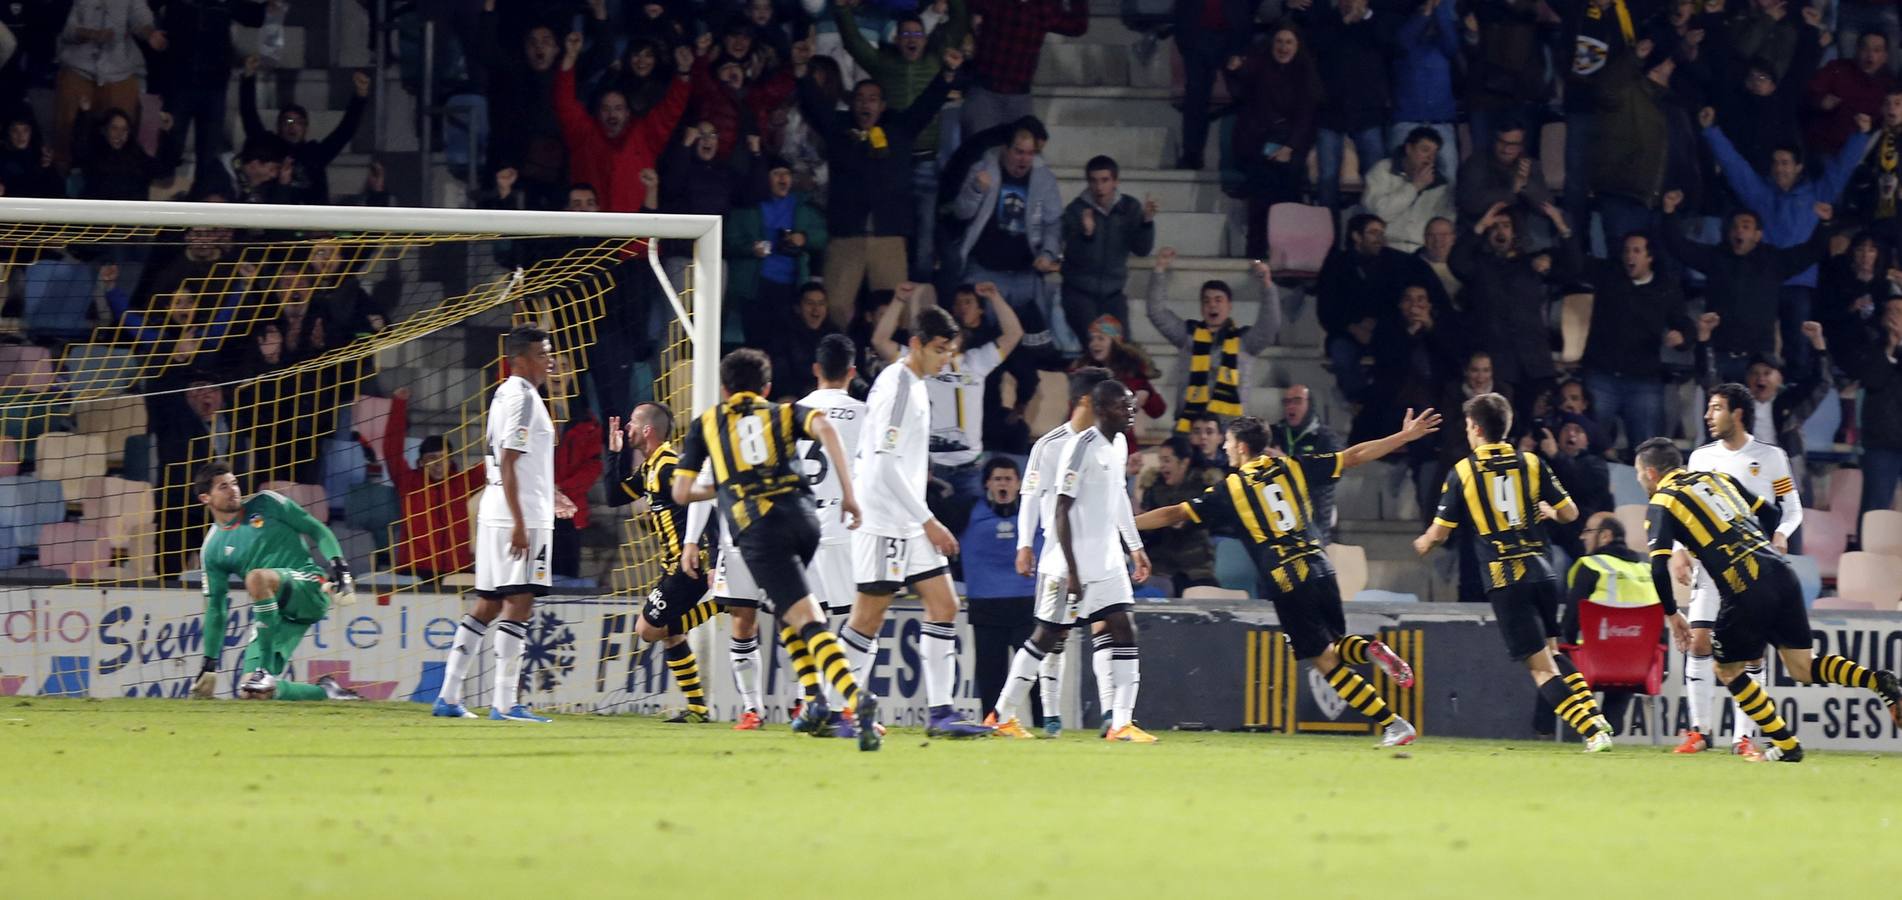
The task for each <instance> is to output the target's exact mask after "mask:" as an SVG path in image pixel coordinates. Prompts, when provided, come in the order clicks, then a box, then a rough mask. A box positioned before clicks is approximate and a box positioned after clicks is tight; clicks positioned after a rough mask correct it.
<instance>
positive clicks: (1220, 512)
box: [1136, 409, 1440, 747]
mask: <svg viewBox="0 0 1902 900" xmlns="http://www.w3.org/2000/svg"><path fill="white" fill-rule="evenodd" d="M1439 428H1440V416H1439V414H1438V413H1436V412H1434V411H1433V410H1430V409H1429V410H1425V411H1423V412H1421V413H1420V414H1419V415H1417V416H1416V415H1414V414H1413V410H1407V414H1406V417H1405V418H1404V419H1403V420H1402V422H1401V426H1400V430H1399V431H1397V432H1394V433H1393V434H1391V435H1388V436H1387V437H1384V438H1381V439H1379V440H1376V441H1367V442H1365V443H1361V444H1355V445H1354V446H1352V447H1349V448H1347V449H1346V450H1343V451H1341V452H1340V453H1318V454H1314V455H1310V456H1284V455H1282V454H1281V453H1279V452H1278V451H1275V452H1273V455H1267V454H1270V452H1271V451H1270V450H1269V441H1268V427H1267V426H1266V425H1264V424H1262V421H1261V420H1260V419H1257V418H1255V417H1253V416H1243V417H1241V418H1239V419H1236V420H1234V421H1232V422H1230V423H1228V429H1227V436H1226V437H1225V438H1224V439H1223V443H1222V447H1223V449H1224V450H1225V451H1227V453H1228V461H1229V465H1231V466H1235V467H1236V468H1237V471H1235V472H1233V473H1231V474H1230V475H1229V476H1228V477H1227V478H1224V479H1223V480H1222V481H1220V482H1218V483H1216V484H1214V485H1211V486H1210V487H1209V489H1208V490H1206V491H1204V492H1203V493H1202V494H1201V496H1198V497H1196V498H1195V499H1194V500H1191V501H1189V502H1187V503H1178V504H1176V505H1174V506H1165V507H1163V508H1161V509H1152V510H1150V511H1148V512H1146V513H1143V514H1142V515H1140V516H1137V517H1136V527H1137V528H1140V529H1143V530H1145V531H1148V530H1151V529H1156V528H1170V527H1173V526H1175V525H1177V524H1180V523H1183V522H1193V523H1195V524H1197V525H1204V526H1221V527H1227V528H1231V529H1234V530H1236V531H1239V532H1241V534H1242V535H1243V536H1245V537H1246V538H1247V539H1248V546H1249V552H1250V555H1252V556H1253V557H1254V559H1255V567H1256V569H1257V570H1258V571H1260V572H1261V573H1262V580H1263V582H1264V585H1265V590H1266V592H1267V594H1268V596H1269V599H1270V600H1271V601H1272V602H1273V603H1274V605H1275V618H1276V619H1278V620H1279V621H1280V625H1281V631H1282V633H1283V634H1285V635H1287V639H1288V645H1289V646H1290V647H1291V648H1293V650H1294V656H1295V659H1297V660H1307V661H1309V662H1310V663H1311V664H1312V665H1313V666H1314V668H1315V670H1316V671H1318V672H1320V673H1322V674H1323V675H1325V676H1326V677H1327V683H1328V684H1329V685H1331V686H1333V688H1334V690H1335V692H1336V693H1338V694H1340V695H1341V699H1343V700H1346V701H1347V705H1349V706H1352V707H1353V708H1354V709H1355V710H1356V711H1358V712H1360V713H1361V714H1362V715H1364V716H1367V717H1368V718H1370V719H1372V720H1374V722H1375V723H1376V724H1378V725H1379V726H1380V727H1381V730H1382V735H1381V741H1380V743H1381V746H1383V747H1395V746H1400V745H1403V744H1410V743H1412V742H1413V739H1414V737H1415V736H1416V735H1417V732H1416V731H1414V728H1413V725H1412V723H1410V722H1408V721H1407V720H1405V719H1402V718H1400V717H1399V716H1398V715H1395V714H1394V712H1393V710H1391V709H1389V708H1388V707H1387V703H1386V701H1384V700H1381V699H1380V694H1379V693H1378V692H1376V691H1375V690H1374V686H1373V685H1372V684H1370V683H1368V681H1367V679H1365V678H1362V677H1361V676H1360V674H1359V673H1357V672H1355V671H1354V670H1353V669H1352V668H1350V666H1355V665H1365V664H1366V663H1368V662H1372V663H1374V664H1376V665H1378V666H1380V668H1381V670H1382V671H1384V672H1386V673H1387V677H1388V678H1391V679H1393V681H1394V682H1395V683H1396V684H1398V685H1400V686H1402V687H1409V686H1411V685H1412V684H1413V669H1412V667H1410V666H1408V665H1407V662H1406V660H1403V659H1401V658H1400V656H1399V654H1396V653H1394V652H1393V650H1392V649H1390V648H1388V646H1387V645H1386V644H1383V643H1381V642H1380V641H1372V640H1368V639H1367V638H1364V637H1362V636H1360V635H1358V634H1348V633H1347V616H1346V613H1345V612H1344V611H1343V610H1342V608H1341V588H1340V585H1339V583H1337V582H1336V581H1335V579H1334V567H1333V566H1332V565H1331V564H1329V562H1328V559H1327V554H1326V553H1325V552H1323V549H1322V548H1323V541H1322V538H1321V526H1322V524H1323V523H1320V522H1316V521H1315V518H1314V492H1315V490H1316V489H1318V488H1320V487H1323V486H1325V485H1328V484H1332V483H1333V482H1334V481H1336V480H1337V479H1339V478H1340V477H1341V473H1342V472H1343V471H1346V470H1347V469H1351V468H1354V467H1355V466H1358V465H1361V464H1362V463H1368V462H1373V461H1374V460H1376V459H1380V458H1381V457H1383V456H1386V455H1387V454H1389V453H1392V452H1394V451H1395V450H1398V449H1400V448H1401V447H1403V446H1406V445H1407V444H1408V443H1410V442H1412V441H1415V440H1418V439H1420V438H1423V437H1426V436H1427V435H1430V434H1432V433H1434V432H1435V431H1438V430H1439Z"/></svg>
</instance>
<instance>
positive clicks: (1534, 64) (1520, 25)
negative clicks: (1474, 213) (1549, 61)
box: [1466, 0, 1546, 155]
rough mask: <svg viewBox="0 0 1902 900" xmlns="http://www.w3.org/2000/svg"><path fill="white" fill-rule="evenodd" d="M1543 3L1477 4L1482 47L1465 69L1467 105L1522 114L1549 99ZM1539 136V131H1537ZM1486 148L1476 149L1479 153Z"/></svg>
mask: <svg viewBox="0 0 1902 900" xmlns="http://www.w3.org/2000/svg"><path fill="white" fill-rule="evenodd" d="M1540 5H1541V4H1540V3H1539V0H1478V2H1475V3H1473V4H1472V6H1471V7H1470V8H1471V11H1472V14H1473V18H1474V19H1475V20H1476V21H1477V22H1478V23H1479V45H1478V47H1477V49H1476V51H1475V52H1474V53H1473V55H1472V58H1471V61H1470V63H1469V64H1468V66H1467V70H1466V106H1467V108H1468V109H1479V110H1485V111H1488V112H1502V111H1506V110H1517V109H1520V108H1522V107H1524V106H1527V105H1530V104H1534V103H1538V102H1540V101H1542V100H1544V99H1545V88H1546V79H1545V47H1544V46H1543V44H1542V42H1541V41H1540V39H1539V7H1540ZM1535 133H1536V132H1535ZM1486 149H1487V148H1485V147H1475V148H1473V151H1474V154H1475V155H1477V154H1478V153H1480V152H1483V151H1485V150H1486Z"/></svg>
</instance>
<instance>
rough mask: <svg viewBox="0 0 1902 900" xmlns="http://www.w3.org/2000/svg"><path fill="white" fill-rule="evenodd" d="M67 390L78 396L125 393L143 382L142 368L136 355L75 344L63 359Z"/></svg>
mask: <svg viewBox="0 0 1902 900" xmlns="http://www.w3.org/2000/svg"><path fill="white" fill-rule="evenodd" d="M60 369H61V370H62V371H63V372H64V373H65V376H66V389H67V390H69V391H72V392H73V393H75V394H84V395H86V396H99V395H101V394H123V393H126V392H127V391H130V390H131V389H132V385H133V383H135V382H137V381H138V380H139V374H140V365H139V363H138V362H136V361H134V360H133V358H132V353H131V352H130V351H127V350H121V349H119V348H118V347H107V346H104V345H102V344H75V345H73V346H70V347H67V348H66V355H65V356H64V357H63V358H61V360H60Z"/></svg>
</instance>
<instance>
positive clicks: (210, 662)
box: [191, 463, 362, 700]
mask: <svg viewBox="0 0 1902 900" xmlns="http://www.w3.org/2000/svg"><path fill="white" fill-rule="evenodd" d="M192 492H193V493H194V494H196V495H197V497H198V502H200V503H203V504H205V508H206V509H207V510H209V511H210V513H211V520H212V526H211V528H210V529H208V530H206V532H205V545H204V549H203V552H202V553H201V554H200V555H201V556H202V557H203V560H204V567H205V665H204V668H203V669H201V670H200V671H199V674H198V678H197V680H196V681H194V682H193V683H192V692H191V693H192V696H193V697H196V698H199V699H203V700H209V699H211V697H212V695H213V694H214V693H216V692H217V689H218V665H219V657H220V656H221V655H222V651H223V650H224V646H225V640H224V638H225V629H226V627H227V626H228V623H229V618H228V612H227V605H226V604H227V599H226V598H227V595H228V594H229V593H230V590H231V587H230V579H231V577H232V576H234V575H235V576H238V577H241V578H243V579H244V589H245V592H246V593H248V594H250V595H251V608H252V612H254V613H255V614H256V615H257V625H256V628H255V629H254V630H253V631H252V633H251V640H250V643H248V644H246V645H245V648H244V660H243V663H242V665H241V666H240V667H239V671H241V672H244V673H245V675H244V680H243V681H242V682H241V683H239V685H238V696H240V697H243V698H245V699H247V700H267V699H278V700H359V699H362V698H360V697H358V696H357V695H356V692H354V691H351V690H350V689H348V688H346V687H344V686H343V685H341V684H338V683H337V681H336V679H334V678H331V677H330V676H328V675H325V676H324V677H322V678H319V679H317V683H316V684H300V683H298V682H295V681H289V680H286V679H284V678H282V677H281V676H283V675H284V673H285V670H286V668H287V667H288V666H289V665H290V661H291V653H292V652H293V651H295V650H296V649H297V645H298V643H299V642H301V641H303V639H304V632H305V631H307V630H309V629H310V626H312V625H315V624H317V623H318V622H320V621H322V620H323V618H324V614H325V613H326V612H328V611H329V610H330V604H331V602H332V601H333V600H334V601H336V602H339V603H343V604H346V605H347V604H348V603H349V602H350V598H351V591H352V589H353V588H354V584H353V582H352V579H351V575H350V567H349V566H348V565H346V564H345V563H344V560H343V547H342V546H341V545H340V544H338V543H337V536H336V535H334V534H331V533H330V529H329V528H326V527H324V523H322V522H319V521H317V519H316V517H315V516H312V515H311V514H310V513H308V512H305V511H304V508H303V507H301V506H298V505H297V504H296V503H293V502H291V500H290V499H289V498H287V497H285V496H283V495H282V494H279V493H277V492H275V491H259V492H258V493H256V494H253V495H252V496H251V497H250V498H249V499H246V498H245V496H244V492H243V491H240V490H239V489H238V476H236V475H233V474H231V467H230V466H227V465H225V464H224V463H211V464H209V465H206V466H205V467H204V468H201V469H199V470H198V476H197V478H196V479H194V480H193V483H192ZM305 538H315V539H316V541H317V549H318V552H319V553H321V554H322V555H323V556H324V558H326V559H328V560H330V571H329V573H328V577H326V573H325V572H324V571H323V570H322V569H319V568H318V567H317V566H316V565H315V564H314V562H313V561H312V560H311V556H310V548H309V547H308V546H306V545H305V544H304V539H305Z"/></svg>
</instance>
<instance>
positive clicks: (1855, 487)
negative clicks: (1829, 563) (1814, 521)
mask: <svg viewBox="0 0 1902 900" xmlns="http://www.w3.org/2000/svg"><path fill="white" fill-rule="evenodd" d="M1826 499H1828V500H1829V503H1828V504H1826V505H1825V506H1824V507H1823V508H1824V509H1826V510H1828V511H1829V514H1830V515H1831V516H1834V517H1835V518H1836V520H1837V521H1839V522H1841V523H1843V533H1844V534H1846V535H1849V536H1850V537H1855V536H1856V515H1857V513H1860V512H1862V470H1861V469H1851V468H1849V467H1847V466H1837V467H1836V471H1834V472H1831V473H1829V496H1828V497H1827V498H1826Z"/></svg>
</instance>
